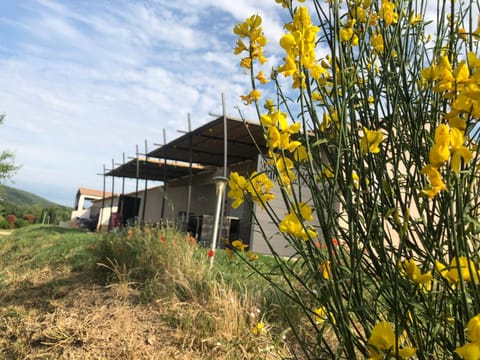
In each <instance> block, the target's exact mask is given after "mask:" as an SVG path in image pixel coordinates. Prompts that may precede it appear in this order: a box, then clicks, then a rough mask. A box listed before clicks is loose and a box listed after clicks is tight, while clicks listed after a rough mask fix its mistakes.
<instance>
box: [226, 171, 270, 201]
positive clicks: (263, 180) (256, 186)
mask: <svg viewBox="0 0 480 360" xmlns="http://www.w3.org/2000/svg"><path fill="white" fill-rule="evenodd" d="M228 186H229V191H228V194H227V196H228V197H229V198H230V199H233V204H232V207H233V208H234V209H236V208H238V207H239V206H240V205H241V204H242V203H243V202H244V201H245V198H249V199H250V200H252V201H255V202H256V203H257V204H258V205H260V206H262V207H263V206H264V205H265V204H266V203H267V202H268V201H270V200H272V199H273V198H274V195H273V194H272V193H271V192H270V190H271V189H272V188H273V186H274V185H273V182H272V180H270V179H269V178H268V176H267V175H265V173H257V172H256V171H255V172H253V173H252V174H251V175H250V177H249V178H248V179H246V178H245V177H244V176H241V175H239V174H238V172H236V171H234V172H232V173H231V174H230V178H229V180H228Z"/></svg>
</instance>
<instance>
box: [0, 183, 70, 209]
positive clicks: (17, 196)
mask: <svg viewBox="0 0 480 360" xmlns="http://www.w3.org/2000/svg"><path fill="white" fill-rule="evenodd" d="M0 202H5V203H10V204H14V205H16V206H24V207H31V206H40V207H42V208H48V207H63V206H60V205H58V204H56V203H54V202H51V201H49V200H46V199H44V198H42V197H40V196H38V195H35V194H32V193H30V192H28V191H23V190H19V189H15V188H12V187H9V186H6V185H0Z"/></svg>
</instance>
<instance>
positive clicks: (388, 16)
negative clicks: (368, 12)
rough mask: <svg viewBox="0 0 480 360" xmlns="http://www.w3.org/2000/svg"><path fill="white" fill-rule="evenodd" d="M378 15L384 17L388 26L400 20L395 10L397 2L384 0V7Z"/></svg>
mask: <svg viewBox="0 0 480 360" xmlns="http://www.w3.org/2000/svg"><path fill="white" fill-rule="evenodd" d="M378 15H379V17H380V18H381V19H383V21H384V22H385V25H387V26H390V25H392V24H396V23H397V22H398V14H397V13H396V12H395V3H393V2H391V1H388V0H382V7H381V8H380V12H379V13H378Z"/></svg>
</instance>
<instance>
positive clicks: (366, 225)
mask: <svg viewBox="0 0 480 360" xmlns="http://www.w3.org/2000/svg"><path fill="white" fill-rule="evenodd" d="M275 1H276V2H277V3H280V4H281V6H283V8H285V10H286V11H285V13H286V14H287V15H288V16H290V17H291V20H290V21H289V22H288V23H287V24H285V27H284V28H285V34H284V35H283V36H282V37H281V38H280V39H278V45H279V49H281V50H282V51H283V52H284V57H283V61H281V63H280V64H273V70H272V73H271V76H270V79H271V81H269V80H268V78H269V77H268V76H266V75H265V71H266V66H267V64H268V61H269V58H268V53H267V52H266V51H265V44H266V43H267V41H268V40H269V39H266V37H265V36H264V34H263V30H262V18H261V17H260V16H259V15H253V16H251V17H249V18H247V19H246V21H245V22H243V23H240V24H237V25H236V26H235V27H234V30H233V31H234V33H235V34H236V35H238V37H239V39H238V41H237V44H236V47H235V49H234V52H235V53H236V54H238V55H240V56H241V60H240V66H241V67H242V68H244V69H246V71H247V73H248V74H249V76H250V78H251V84H252V89H251V90H249V92H248V94H247V95H242V97H241V99H242V101H243V102H244V103H245V104H250V105H251V106H254V107H255V110H256V112H257V114H258V119H259V121H260V123H261V124H262V126H263V128H264V132H265V138H266V146H267V151H266V153H265V154H262V155H263V156H264V158H265V163H266V167H267V171H266V172H254V173H252V174H251V175H247V176H244V175H241V174H238V173H232V174H231V175H230V180H229V186H230V190H229V193H228V196H229V197H230V198H231V199H232V200H233V206H234V207H238V206H240V205H242V203H247V204H252V203H257V204H258V205H260V208H261V209H262V210H260V211H265V212H266V213H267V214H268V215H269V216H270V218H271V220H272V221H273V222H274V223H275V224H276V225H277V229H278V234H279V235H281V236H283V237H284V238H285V239H286V240H287V242H288V244H289V246H290V248H291V249H292V251H293V252H294V255H295V256H294V257H293V258H292V260H290V261H284V260H283V259H282V258H281V257H280V256H279V254H277V253H276V249H275V244H274V240H269V239H270V238H271V235H272V234H265V240H266V241H267V243H268V244H269V246H270V249H271V250H272V252H273V255H274V257H275V258H276V259H277V262H278V264H279V267H280V268H281V271H280V273H281V274H282V277H283V279H284V280H286V281H285V282H282V284H287V285H286V287H281V286H280V285H278V287H279V290H281V291H282V292H284V293H287V294H288V296H289V298H291V299H292V300H294V301H295V302H296V303H297V304H298V305H299V306H300V307H301V308H302V309H303V312H304V317H305V320H306V321H305V322H303V323H302V324H296V323H293V322H292V323H291V330H292V331H293V333H294V334H295V338H296V339H298V341H299V342H300V345H301V347H300V348H301V349H302V350H303V352H304V355H305V357H307V358H311V359H318V358H343V359H354V358H357V357H358V356H360V354H361V355H362V356H365V357H369V358H371V359H388V358H403V359H404V358H411V357H414V356H415V357H417V358H419V359H436V358H454V357H457V358H458V357H463V358H465V359H478V358H479V356H478V354H479V353H480V345H479V344H480V342H479V339H478V334H477V333H478V322H479V320H478V316H479V315H477V314H479V313H480V292H479V291H478V286H479V285H480V283H479V265H480V258H479V256H478V249H479V247H480V238H479V233H480V223H479V222H478V220H477V218H478V213H479V207H478V205H479V198H478V185H479V181H478V180H479V172H478V170H479V161H478V152H477V139H478V131H479V126H478V123H477V122H478V120H479V118H480V58H479V57H478V55H477V50H478V40H479V38H480V28H479V27H478V23H477V18H476V17H477V15H478V8H479V3H478V1H473V2H458V1H454V0H451V1H447V2H439V3H438V5H437V7H438V8H434V9H433V10H434V11H433V14H434V15H433V17H432V15H429V17H426V14H427V10H428V8H427V2H423V1H419V2H416V1H389V0H382V1H372V0H357V1H345V2H342V1H338V0H329V1H320V0H312V1H306V2H304V1H298V2H302V3H303V2H304V4H298V3H296V2H295V1H291V0H275ZM435 16H436V18H435ZM432 21H433V23H432ZM430 34H434V35H430ZM270 66H272V65H270ZM265 94H266V95H265ZM269 97H272V98H275V100H272V99H270V98H269ZM266 174H269V176H266ZM271 174H273V176H272V175H271ZM275 196H277V197H281V198H282V199H283V200H284V202H285V209H286V211H285V213H278V210H277V212H276V211H275V209H278V207H275V208H274V207H272V206H271V205H270V202H271V200H272V199H274V198H275ZM257 225H258V226H259V227H260V229H261V228H262V224H261V223H260V222H258V224H257ZM333 238H335V239H339V240H340V241H341V243H342V246H335V245H334V244H333V243H332V241H325V239H333ZM337 245H338V242H337ZM325 250H327V251H325ZM265 277H266V278H267V279H269V280H270V281H271V282H272V283H273V284H276V280H275V278H273V277H271V276H270V275H269V274H265ZM465 327H467V331H464V329H465Z"/></svg>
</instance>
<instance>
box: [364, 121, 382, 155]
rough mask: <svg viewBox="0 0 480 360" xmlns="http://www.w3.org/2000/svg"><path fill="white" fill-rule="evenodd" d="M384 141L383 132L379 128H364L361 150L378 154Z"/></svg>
mask: <svg viewBox="0 0 480 360" xmlns="http://www.w3.org/2000/svg"><path fill="white" fill-rule="evenodd" d="M382 141H383V134H382V133H381V132H380V131H377V130H369V129H367V128H366V127H364V128H363V136H362V138H361V139H360V150H362V153H364V154H366V153H372V154H377V153H379V152H380V147H379V146H380V143H381V142H382Z"/></svg>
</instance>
